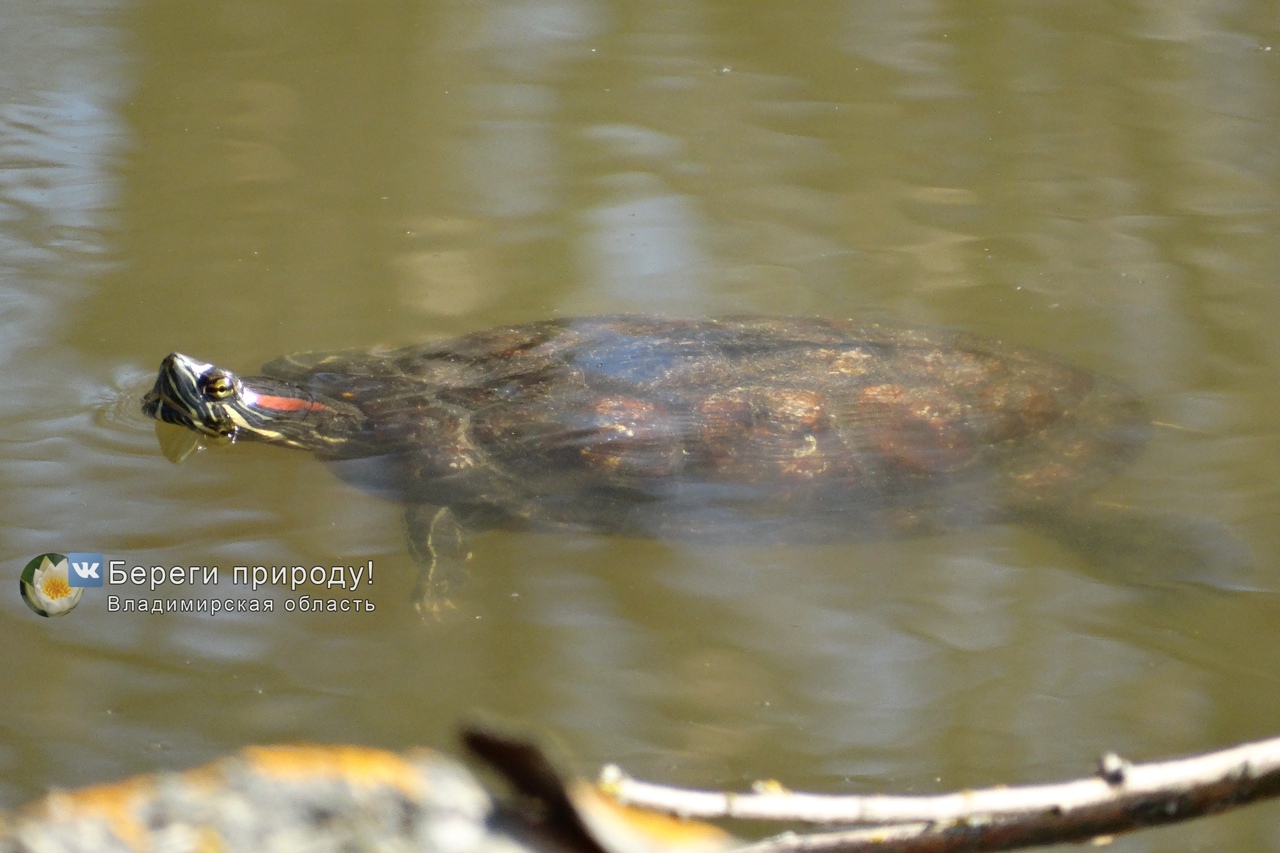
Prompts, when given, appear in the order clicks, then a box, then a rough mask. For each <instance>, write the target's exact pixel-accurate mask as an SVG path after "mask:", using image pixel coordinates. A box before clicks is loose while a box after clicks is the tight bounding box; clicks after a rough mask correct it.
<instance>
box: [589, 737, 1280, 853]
mask: <svg viewBox="0 0 1280 853" xmlns="http://www.w3.org/2000/svg"><path fill="white" fill-rule="evenodd" d="M600 784H601V787H602V788H603V789H604V790H605V791H607V792H609V793H610V794H612V795H613V796H614V797H616V798H617V799H618V800H619V801H621V802H623V803H626V804H628V805H634V806H642V807H647V808H652V809H657V810H659V811H664V812H669V813H672V814H677V815H681V816H684V817H699V818H726V817H733V818H744V819H750V820H772V821H788V822H798V823H813V824H837V823H839V824H846V825H850V826H853V827H857V828H854V829H847V830H840V831H836V832H824V833H813V834H808V835H803V834H795V833H788V834H785V835H782V836H778V837H776V838H771V839H766V840H764V841H761V842H757V843H754V844H751V845H749V846H747V847H744V848H741V850H742V851H744V853H745V851H750V853H798V851H818V850H821V851H827V853H834V852H835V851H840V853H853V851H859V850H870V849H875V850H877V851H888V850H892V851H917V850H930V851H946V850H955V849H961V848H963V849H965V850H1006V849H1011V848H1014V847H1022V846H1030V845H1035V844H1047V843H1060V842H1067V841H1082V840H1087V839H1091V838H1096V837H1099V836H1108V835H1115V834H1119V833H1122V832H1127V831H1130V830H1134V829H1139V828H1141V827H1146V826H1154V825H1158V824H1164V823H1174V822H1177V821H1182V820H1188V819H1190V818H1193V817H1197V816H1200V815H1203V814H1208V813H1212V812H1218V811H1223V810H1226V809H1229V808H1233V807H1236V806H1239V805H1243V804H1245V803H1249V802H1253V801H1255V800H1258V799H1262V798H1266V797H1272V796H1276V795H1277V794H1280V738H1272V739H1270V740H1264V741H1258V742H1255V743H1250V744H1243V745H1240V746H1235V747H1231V748H1229V749H1224V750H1220V751H1217V752H1210V753H1205V754H1203V755H1199V756H1194V757H1190V758H1181V759H1174V760H1170V761H1160V762H1152V763H1148V764H1130V763H1129V762H1126V761H1124V760H1122V759H1120V758H1119V757H1118V756H1116V755H1114V754H1108V755H1106V756H1104V757H1103V759H1102V760H1101V761H1100V762H1099V767H1098V771H1097V773H1096V775H1095V776H1093V777H1090V778H1085V779H1077V780H1073V781H1068V782H1062V783H1056V784H1047V785H1026V786H1018V787H996V788H986V789H981V790H973V791H961V792H956V793H950V794H939V795H934V796H886V795H879V794H877V795H871V796H827V795H821V794H805V793H797V792H790V791H781V792H779V791H764V792H757V793H750V794H732V793H718V792H713V791H691V790H684V789H679V788H670V787H666V786H662V785H655V784H652V783H648V782H640V781H637V780H634V779H631V778H629V777H627V776H626V774H624V773H623V772H622V771H621V770H619V769H618V768H617V767H616V766H610V767H606V768H605V770H604V771H603V772H602V774H601V782H600Z"/></svg>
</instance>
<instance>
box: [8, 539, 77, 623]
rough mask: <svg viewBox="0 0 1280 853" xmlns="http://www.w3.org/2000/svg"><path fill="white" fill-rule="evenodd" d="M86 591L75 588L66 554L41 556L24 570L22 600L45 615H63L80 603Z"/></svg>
mask: <svg viewBox="0 0 1280 853" xmlns="http://www.w3.org/2000/svg"><path fill="white" fill-rule="evenodd" d="M82 595H84V589H83V588H82V587H78V586H74V587H73V586H72V585H71V580H70V578H68V577H67V558H66V555H64V554H41V555H40V556H39V557H36V558H35V559H34V560H32V561H31V562H29V563H27V567H26V568H25V569H23V570H22V600H23V601H25V602H26V603H27V606H28V607H30V608H31V609H32V610H34V611H35V612H36V613H38V614H40V615H41V616H61V615H63V614H64V613H69V612H70V611H71V610H72V609H74V608H75V606H76V605H77V604H79V603H80V596H82Z"/></svg>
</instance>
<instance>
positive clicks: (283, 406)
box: [142, 352, 364, 456]
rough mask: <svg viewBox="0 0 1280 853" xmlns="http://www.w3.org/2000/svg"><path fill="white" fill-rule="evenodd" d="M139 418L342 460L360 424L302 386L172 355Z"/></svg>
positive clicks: (358, 417) (341, 406)
mask: <svg viewBox="0 0 1280 853" xmlns="http://www.w3.org/2000/svg"><path fill="white" fill-rule="evenodd" d="M142 413H143V414H144V415H147V416H149V417H152V418H155V419H156V420H159V421H164V422H165V423H170V424H176V425H178V426H182V427H186V428H187V429H189V430H192V431H194V432H196V433H199V434H200V435H207V436H218V437H221V438H226V439H230V440H232V441H245V440H252V441H265V442H268V443H271V444H281V445H285V446H287V447H297V448H301V449H303V450H311V451H313V452H316V453H320V454H323V455H328V456H342V455H344V450H345V449H346V445H348V444H350V443H352V442H354V440H355V438H356V436H357V434H358V433H359V431H360V428H361V425H362V424H363V421H364V416H363V415H362V414H361V412H360V410H359V409H357V408H356V407H355V406H352V405H351V404H349V403H343V402H341V401H338V400H331V399H329V398H327V397H324V396H322V395H319V394H315V393H312V392H311V391H308V390H307V389H306V388H303V387H302V386H300V385H295V384H293V383H289V382H281V381H279V380H276V379H271V378H269V377H265V376H248V377H240V376H237V375H236V374H234V373H232V372H231V371H229V370H224V369H222V368H221V367H216V366H215V365H212V364H207V363H205V362H203V361H196V360H195V359H194V358H191V357H189V356H185V355H183V354H182V353H177V352H175V353H171V354H170V355H168V356H166V357H165V360H164V361H163V362H161V363H160V373H159V375H158V376H157V377H156V384H155V387H153V388H152V389H151V390H150V391H148V392H147V394H146V396H144V397H143V398H142Z"/></svg>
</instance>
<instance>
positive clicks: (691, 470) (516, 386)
mask: <svg viewBox="0 0 1280 853" xmlns="http://www.w3.org/2000/svg"><path fill="white" fill-rule="evenodd" d="M142 410H143V412H144V413H145V414H146V415H148V416H150V417H152V418H155V419H157V420H159V421H164V422H168V423H170V424H177V425H180V426H182V427H186V428H187V429H189V430H192V431H194V432H195V433H196V434H198V435H201V436H216V437H221V438H222V439H226V440H230V441H231V442H238V441H262V442H267V443H269V444H276V445H281V446H284V447H291V448H296V449H300V450H305V451H310V452H311V453H312V454H314V455H315V456H316V457H318V458H320V459H322V460H324V461H326V462H328V463H329V464H330V465H331V466H333V468H334V469H335V470H336V471H337V473H338V474H339V475H340V476H342V477H343V478H345V479H347V480H350V481H352V482H354V483H356V484H358V485H361V486H363V487H365V488H369V489H374V490H376V491H378V492H380V493H382V494H384V495H386V496H388V497H390V498H393V499H395V500H398V501H400V502H402V503H403V504H404V506H405V519H406V527H407V530H408V534H409V544H410V551H411V552H412V553H413V555H414V556H415V558H416V559H417V560H418V562H419V565H420V567H421V577H420V578H419V582H418V587H417V592H416V593H415V599H416V601H417V603H418V606H419V607H420V609H423V610H425V611H429V612H437V613H438V612H439V611H440V610H441V609H443V608H447V607H449V606H451V599H450V595H449V590H450V588H451V586H452V585H453V584H455V583H457V582H458V581H459V580H460V579H461V578H462V576H463V573H464V569H463V564H464V563H465V560H466V557H467V550H466V541H467V540H466V534H467V533H468V532H469V531H472V530H478V529H488V528H495V527H503V528H517V529H528V530H539V531H555V530H587V531H594V532H599V533H604V534H618V535H631V536H646V537H662V538H680V537H693V538H696V539H697V540H699V541H713V542H714V541H717V540H726V539H728V540H732V541H738V540H740V539H741V538H743V537H748V538H751V539H758V538H763V539H767V540H788V541H805V540H813V539H827V538H831V537H847V536H893V537H903V536H916V535H925V534H933V533H940V532H944V531H947V530H953V529H957V528H965V527H972V526H975V525H979V524H989V523H1002V522H1006V521H1024V522H1030V523H1032V524H1035V525H1037V526H1040V527H1048V526H1050V525H1049V524H1047V523H1046V519H1049V518H1054V517H1059V516H1063V515H1065V514H1066V511H1067V510H1068V509H1069V508H1071V507H1079V506H1082V505H1084V500H1083V499H1085V498H1086V497H1087V496H1089V495H1091V494H1092V493H1093V492H1094V491H1095V490H1097V489H1098V488H1099V487H1100V486H1101V485H1102V484H1103V483H1105V482H1106V481H1107V480H1108V479H1109V478H1111V477H1113V476H1114V475H1115V474H1116V473H1117V472H1118V471H1120V470H1121V469H1122V468H1123V467H1124V466H1126V465H1127V464H1128V463H1130V462H1131V461H1132V460H1133V459H1134V458H1135V457H1136V456H1137V455H1138V454H1139V453H1140V452H1141V450H1142V448H1143V446H1144V445H1145V444H1146V443H1147V441H1148V439H1149V437H1150V433H1151V422H1150V419H1149V417H1148V415H1147V411H1146V407H1145V406H1144V404H1143V402H1142V400H1141V399H1140V397H1139V396H1138V395H1137V394H1136V393H1135V392H1134V391H1133V390H1132V389H1131V388H1129V387H1128V386H1127V385H1125V384H1123V383H1122V382H1120V381H1118V380H1115V379H1111V378H1108V377H1106V376H1103V375H1100V374H1096V373H1093V372H1091V371H1089V370H1086V369H1084V368H1081V367H1077V366H1075V365H1073V364H1070V363H1068V362H1066V361H1064V360H1061V359H1059V358H1056V357H1054V356H1052V355H1049V354H1046V353H1043V352H1040V351H1037V350H1034V349H1029V348H1023V347H1019V346H1015V345H1011V344H1006V343H1003V342H1001V341H997V340H992V339H988V338H983V337H980V336H977V335H973V334H969V333H966V332H962V331H953V330H937V329H913V328H896V327H890V326H882V325H877V324H868V325H860V324H858V323H856V322H854V321H851V320H836V319H825V318H808V317H775V316H727V317H719V318H709V319H681V318H671V317H662V316H640V315H608V316H595V317H576V318H568V317H561V318H555V319H548V320H542V321H537V322H531V323H526V324H520V325H510V326H504V327H500V328H496V329H491V330H487V331H480V332H475V333H471V334H465V335H462V336H460V337H454V338H450V339H446V340H438V341H434V342H430V343H425V344H420V345H415V346H408V347H404V348H395V349H386V348H375V349H364V350H342V351H336V352H315V353H303V354H298V355H290V356H284V357H282V358H278V359H276V360H274V361H271V362H269V363H268V364H266V365H265V366H264V367H263V368H262V370H261V375H256V376H240V375H238V374H235V373H232V372H231V371H229V370H226V369H224V368H221V367H217V366H214V365H212V364H208V363H205V362H202V361H198V360H196V359H194V358H191V357H188V356H186V355H182V354H180V353H172V354H170V355H169V356H168V357H166V358H165V359H164V361H163V363H162V364H161V366H160V371H159V375H158V377H157V379H156V382H155V386H154V387H153V388H152V389H151V391H150V392H148V393H147V394H146V396H145V397H144V399H143V401H142ZM1099 517H1100V514H1099V513H1093V514H1091V515H1089V516H1088V517H1087V521H1086V522H1084V523H1082V524H1077V525H1062V524H1060V523H1057V522H1055V524H1057V526H1058V533H1059V534H1063V535H1062V536H1061V538H1064V539H1069V538H1071V536H1072V535H1073V534H1077V533H1079V531H1081V530H1083V529H1086V528H1092V527H1094V526H1096V524H1097V519H1098V518H1099ZM1064 531H1066V532H1065V534H1064ZM1077 538H1079V537H1077Z"/></svg>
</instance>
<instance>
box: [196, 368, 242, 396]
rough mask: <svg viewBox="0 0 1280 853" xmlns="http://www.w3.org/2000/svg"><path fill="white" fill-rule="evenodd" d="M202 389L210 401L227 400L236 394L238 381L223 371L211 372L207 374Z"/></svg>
mask: <svg viewBox="0 0 1280 853" xmlns="http://www.w3.org/2000/svg"><path fill="white" fill-rule="evenodd" d="M202 382H203V385H204V388H203V389H202V390H203V391H204V393H205V396H207V397H208V398H209V399H210V400H225V399H227V398H228V397H230V396H231V395H233V394H235V393H236V379H235V377H234V376H232V375H231V374H230V373H227V372H226V371H223V370H211V371H209V373H207V374H205V376H204V378H203V380H202Z"/></svg>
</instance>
